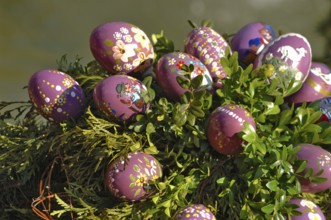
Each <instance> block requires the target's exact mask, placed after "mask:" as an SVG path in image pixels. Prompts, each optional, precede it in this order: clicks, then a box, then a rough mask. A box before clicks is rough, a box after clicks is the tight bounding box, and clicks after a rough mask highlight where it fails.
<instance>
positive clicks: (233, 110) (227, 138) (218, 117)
mask: <svg viewBox="0 0 331 220" xmlns="http://www.w3.org/2000/svg"><path fill="white" fill-rule="evenodd" d="M244 122H248V123H249V124H250V125H251V126H252V127H253V128H254V129H256V125H255V121H254V119H253V117H252V116H251V114H250V113H249V112H248V111H247V110H245V109H244V108H243V107H242V106H239V105H234V104H227V105H224V106H220V107H218V108H216V109H215V110H214V111H213V112H212V113H211V115H210V116H209V120H208V125H207V137H208V142H209V144H210V145H211V146H212V147H213V148H214V149H215V150H216V151H217V152H219V153H221V154H225V155H236V154H238V153H240V152H241V151H242V150H243V147H242V144H243V140H242V138H241V137H239V136H238V135H237V134H238V133H239V132H241V131H242V130H243V129H244Z"/></svg>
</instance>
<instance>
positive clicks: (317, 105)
mask: <svg viewBox="0 0 331 220" xmlns="http://www.w3.org/2000/svg"><path fill="white" fill-rule="evenodd" d="M309 107H312V108H313V109H315V110H317V111H318V110H319V111H321V112H322V116H321V118H320V119H319V120H318V122H320V121H326V122H330V121H331V96H330V97H326V98H323V99H320V100H317V101H316V102H313V103H312V104H311V105H309Z"/></svg>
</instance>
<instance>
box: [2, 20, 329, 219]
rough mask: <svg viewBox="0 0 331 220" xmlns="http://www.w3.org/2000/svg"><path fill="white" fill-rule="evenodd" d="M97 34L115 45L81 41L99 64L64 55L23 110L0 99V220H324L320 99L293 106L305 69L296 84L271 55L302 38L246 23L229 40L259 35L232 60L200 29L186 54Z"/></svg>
mask: <svg viewBox="0 0 331 220" xmlns="http://www.w3.org/2000/svg"><path fill="white" fill-rule="evenodd" d="M119 24H122V25H119ZM191 24H193V23H192V22H191ZM106 25H108V28H109V26H110V27H111V28H114V27H115V29H116V31H115V32H112V35H111V36H110V34H109V33H106V31H105V30H106V29H107V28H105V26H99V27H98V28H99V29H98V28H96V29H95V30H94V32H93V33H92V35H91V50H92V53H93V54H94V56H95V58H96V60H98V61H91V62H89V63H88V64H86V65H82V64H81V59H80V58H76V59H75V60H74V61H72V62H69V61H68V60H67V57H66V56H63V57H62V58H61V59H60V60H59V62H58V69H57V70H43V71H39V72H37V73H36V74H34V76H33V77H32V78H31V80H30V82H29V86H28V90H29V95H30V99H31V100H30V101H27V102H1V103H0V109H1V120H0V123H1V127H0V137H1V141H0V171H1V172H0V176H1V181H0V189H1V194H0V207H1V209H0V217H1V219H40V218H42V219H56V218H59V219H171V218H174V219H191V218H192V219H193V217H195V218H196V219H215V218H216V219H279V220H280V219H288V218H293V219H294V218H296V219H300V217H302V219H308V218H311V219H313V217H314V219H323V218H324V219H330V218H331V205H330V201H331V194H330V182H331V179H330V178H329V177H328V176H327V175H330V172H329V171H330V170H331V168H330V167H331V161H330V160H331V154H330V152H329V151H330V144H331V135H330V132H331V126H330V123H329V122H328V120H327V119H328V118H327V116H328V112H327V111H326V110H325V108H324V109H323V108H321V106H322V105H323V103H324V104H328V101H329V100H328V99H322V101H320V99H321V97H319V99H316V100H306V101H301V102H300V101H298V102H296V101H295V99H293V97H292V96H290V95H291V94H296V93H300V91H301V90H300V88H301V87H303V86H305V85H304V82H305V81H304V79H305V80H306V78H307V76H304V75H305V74H306V75H307V74H308V72H307V71H308V70H309V67H310V64H309V67H304V68H306V72H305V74H303V73H302V72H304V71H303V70H302V69H300V68H301V67H298V66H300V65H301V64H300V63H296V65H293V63H294V62H296V61H295V58H298V57H294V58H293V59H292V65H289V62H287V60H286V57H285V58H284V57H282V56H280V55H278V56H277V52H279V53H281V52H282V51H281V49H280V46H278V47H277V50H271V49H270V48H271V47H275V45H277V44H278V45H280V44H281V43H279V41H280V39H282V38H286V39H288V38H289V37H293V36H294V37H297V38H300V39H302V38H303V37H302V36H301V35H298V34H293V33H292V34H283V35H281V36H280V37H279V38H277V37H276V34H275V33H274V32H272V31H270V30H271V29H270V27H269V26H266V25H265V24H263V23H260V22H256V23H252V24H250V25H247V26H245V27H244V28H243V29H242V31H241V32H240V31H239V32H238V33H242V32H245V30H246V29H247V28H248V29H250V28H253V27H254V28H255V26H261V25H262V26H264V27H266V29H263V30H262V31H264V32H256V33H255V32H254V31H253V30H252V29H250V30H251V32H248V33H249V34H251V33H253V34H257V36H255V38H252V41H250V42H249V44H250V48H248V49H247V50H246V51H244V53H242V51H240V50H238V48H237V49H236V48H234V47H235V43H234V42H236V41H239V42H241V41H242V39H239V40H238V39H236V38H240V36H239V37H238V35H237V34H236V35H235V36H234V37H232V36H223V37H224V38H223V37H222V36H220V35H218V34H217V33H216V32H215V31H214V30H213V29H212V28H211V27H210V22H203V24H202V25H201V27H197V26H196V25H194V24H193V25H194V26H195V28H194V30H193V31H192V32H191V33H190V34H189V35H188V39H187V41H186V46H185V53H184V52H180V51H178V50H175V48H174V44H173V43H172V41H171V40H169V39H167V38H166V37H165V35H164V33H163V32H161V33H160V34H153V35H152V37H151V39H152V43H153V45H152V47H151V45H150V44H149V40H148V38H147V36H146V35H145V34H144V33H143V32H142V31H141V30H140V29H139V28H137V27H135V26H133V25H129V24H128V25H129V26H125V25H123V22H117V23H116V22H114V23H107V24H106ZM116 25H117V26H116ZM130 28H131V29H130ZM259 29H261V28H259ZM102 31H104V32H105V33H106V35H107V34H108V35H107V37H108V38H107V39H106V40H104V39H102V36H103V35H102V34H100V32H102ZM130 31H132V33H131V34H130ZM266 31H269V32H267V34H269V35H265V36H264V37H265V39H263V37H262V38H261V36H260V35H261V34H262V33H264V34H265V32H266ZM92 36H94V37H92ZM217 36H218V37H217ZM266 36H267V37H266ZM92 38H93V39H92ZM111 39H115V40H111ZM224 39H226V40H224ZM261 39H262V41H261ZM231 40H232V41H231ZM263 40H264V41H263ZM100 42H101V43H102V45H101V43H100ZM130 42H131V43H130ZM132 42H140V45H141V47H137V45H135V44H133V43H132ZM201 42H202V44H200V45H199V43H201ZM231 42H232V45H231ZM277 42H278V43H277ZM303 42H304V43H306V42H305V41H303ZM228 44H230V45H231V47H232V51H231V49H230V47H228ZM287 44H290V43H288V42H287V43H286V45H287ZM294 44H295V43H294ZM206 45H207V46H208V47H207V46H206ZM286 45H285V46H286ZM199 46H200V47H199ZM261 46H263V47H264V48H262V49H261V48H260V47H261ZM282 46H284V45H282ZM101 47H104V48H106V49H105V50H101V49H100V48H101ZM239 47H241V46H240V45H239ZM298 47H299V46H298ZM300 47H303V48H304V49H305V53H306V56H305V59H306V60H308V61H306V62H308V63H309V62H311V57H309V55H310V56H311V52H310V51H309V50H308V49H309V48H310V47H309V44H308V46H307V45H306V47H304V46H300ZM206 48H207V49H206ZM211 48H213V49H211ZM259 48H260V49H259ZM268 48H269V50H268ZM282 49H283V50H284V51H285V50H286V49H288V51H287V52H288V53H290V51H289V49H290V48H285V47H284V48H282ZM304 49H303V50H304ZM259 50H261V51H262V52H261V51H259ZM237 51H238V52H237ZM252 51H253V52H252ZM276 51H277V52H276ZM292 52H293V51H292ZM294 52H295V53H297V54H299V52H300V51H299V50H297V51H294ZM154 53H155V54H154ZM258 53H260V54H262V55H260V54H258ZM282 53H285V52H282ZM134 54H137V56H135V57H134ZM193 55H194V56H193ZM259 56H260V57H259ZM262 56H263V57H262ZM289 56H290V55H287V57H289ZM197 57H198V58H199V59H198V58H197ZM215 57H216V59H214V58H215ZM256 57H257V58H256ZM303 57H304V56H302V57H300V58H302V59H303ZM107 59H108V60H107ZM110 59H113V60H110ZM256 59H259V60H264V61H263V62H262V64H261V65H257V64H256V63H254V64H253V61H254V60H256ZM298 60H299V59H298ZM121 61H122V62H121ZM184 61H185V62H184ZM130 62H131V63H130ZM253 67H254V68H253ZM207 72H208V74H207ZM110 73H112V74H113V75H111V74H110ZM127 74H129V75H132V76H133V77H131V76H130V77H129V76H127ZM167 74H168V75H167ZM169 74H170V75H171V74H172V78H171V77H170V76H169ZM42 77H44V78H42ZM123 77H124V78H123ZM167 77H168V78H167ZM40 78H41V79H40ZM54 78H57V79H59V83H58V84H56V83H54V84H53V83H52V80H54ZM122 78H123V79H122ZM109 79H111V80H109ZM115 80H119V83H115V84H114V81H115ZM121 80H122V81H121ZM125 80H127V81H125ZM309 80H310V81H309V82H310V83H313V81H312V79H309ZM167 82H168V84H167ZM61 83H62V84H61ZM130 83H131V84H130ZM60 84H61V86H59V85H60ZM315 84H316V82H315ZM43 86H46V87H47V86H48V87H47V88H51V89H53V90H52V91H57V92H60V93H61V95H57V96H54V97H53V98H52V97H50V96H49V95H48V94H47V91H46V90H43V88H44V87H43ZM315 87H316V86H315ZM111 89H113V92H109V91H111ZM323 91H324V90H323ZM329 93H330V92H326V94H325V93H323V95H324V96H329V95H330V94H329ZM84 94H85V96H84ZM108 96H111V98H109V97H108ZM40 97H41V98H40ZM116 101H118V103H117V104H114V103H115V102H116ZM314 101H317V102H314ZM52 102H54V103H53V105H49V103H52ZM321 103H322V104H321ZM68 105H69V107H68ZM120 105H122V106H124V107H126V109H124V110H123V112H121V109H120V108H117V106H120ZM124 107H122V108H124ZM72 108H73V109H74V110H72ZM36 110H37V111H36ZM41 115H43V116H44V117H42V116H41ZM45 118H47V119H48V120H45ZM238 129H239V130H238ZM229 131H231V132H232V133H231V132H230V133H231V134H229ZM233 133H235V134H233ZM316 145H317V146H316ZM304 151H305V152H304ZM306 151H307V152H308V153H307V152H306ZM319 152H322V153H319ZM321 156H323V158H322V157H321ZM309 158H310V159H309ZM133 160H134V161H135V163H130V162H131V161H133ZM314 164H315V165H314ZM316 164H317V165H316ZM314 166H315V167H314ZM316 166H318V167H317V168H316ZM126 170H130V172H131V173H130V172H127V173H125V171H126ZM117 180H118V181H119V183H116V181H117ZM328 184H329V185H328ZM132 189H134V190H132ZM323 213H324V214H323Z"/></svg>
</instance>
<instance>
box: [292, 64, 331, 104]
mask: <svg viewBox="0 0 331 220" xmlns="http://www.w3.org/2000/svg"><path fill="white" fill-rule="evenodd" d="M327 96H331V71H330V69H329V67H328V66H327V65H325V64H323V63H317V62H313V63H312V64H311V68H310V71H309V75H308V77H307V79H306V81H305V82H304V83H303V85H302V87H301V89H300V90H299V91H298V92H296V93H294V94H293V95H292V96H290V97H289V102H292V103H295V104H299V103H303V102H308V103H309V102H314V101H317V100H319V99H322V98H325V97H327Z"/></svg>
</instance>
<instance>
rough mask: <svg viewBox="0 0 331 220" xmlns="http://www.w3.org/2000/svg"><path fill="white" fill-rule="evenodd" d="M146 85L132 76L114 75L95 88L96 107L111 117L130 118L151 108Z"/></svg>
mask: <svg viewBox="0 0 331 220" xmlns="http://www.w3.org/2000/svg"><path fill="white" fill-rule="evenodd" d="M148 98H149V93H148V90H147V88H146V86H145V85H144V84H143V83H142V82H141V81H139V80H138V79H135V78H133V77H131V76H126V75H113V76H109V77H107V78H105V79H103V80H102V81H100V82H99V83H98V84H97V85H96V87H95V88H94V93H93V100H94V103H95V105H96V107H97V108H98V109H99V111H101V112H102V113H103V114H104V115H105V116H106V117H108V118H109V119H119V120H128V119H130V118H131V117H132V116H134V115H136V114H138V113H144V112H145V111H146V110H147V109H148V108H149V103H148V102H147V101H148Z"/></svg>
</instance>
